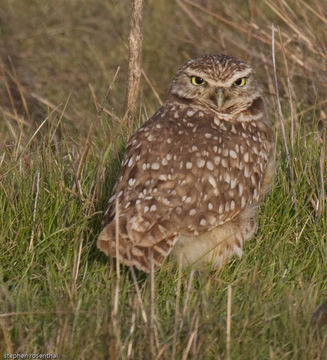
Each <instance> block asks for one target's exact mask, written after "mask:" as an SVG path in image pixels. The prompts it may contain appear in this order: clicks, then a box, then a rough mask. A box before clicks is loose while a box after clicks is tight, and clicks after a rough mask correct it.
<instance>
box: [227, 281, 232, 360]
mask: <svg viewBox="0 0 327 360" xmlns="http://www.w3.org/2000/svg"><path fill="white" fill-rule="evenodd" d="M231 316H232V287H231V285H228V293H227V321H226V322H227V326H226V359H227V360H230V329H231Z"/></svg>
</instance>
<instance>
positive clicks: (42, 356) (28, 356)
mask: <svg viewBox="0 0 327 360" xmlns="http://www.w3.org/2000/svg"><path fill="white" fill-rule="evenodd" d="M3 358H4V359H59V354H22V353H14V354H4V355H3Z"/></svg>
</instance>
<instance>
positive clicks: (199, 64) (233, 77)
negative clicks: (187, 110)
mask: <svg viewBox="0 0 327 360" xmlns="http://www.w3.org/2000/svg"><path fill="white" fill-rule="evenodd" d="M170 94H173V95H175V96H177V97H178V98H180V99H181V100H188V101H192V102H193V103H197V104H199V105H202V106H205V107H209V108H211V109H212V110H214V111H216V112H219V113H225V114H235V113H239V112H240V111H243V110H244V109H246V108H247V107H248V106H249V105H251V104H252V103H253V101H254V100H256V99H258V98H260V96H261V89H260V88H259V87H258V84H257V81H256V78H255V73H254V70H253V69H252V68H251V66H250V65H248V64H246V63H245V62H243V61H240V60H237V59H235V58H233V57H231V56H227V55H222V54H214V55H204V56H200V57H198V58H195V59H192V60H190V61H188V62H187V63H186V64H184V65H183V66H182V67H181V68H180V69H179V70H178V71H177V73H176V76H175V78H174V80H173V83H172V86H171V89H170Z"/></svg>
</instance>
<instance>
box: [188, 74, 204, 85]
mask: <svg viewBox="0 0 327 360" xmlns="http://www.w3.org/2000/svg"><path fill="white" fill-rule="evenodd" d="M191 83H192V84H193V85H195V86H199V85H204V84H205V83H206V82H205V81H204V80H203V79H202V78H200V77H199V76H192V77H191Z"/></svg>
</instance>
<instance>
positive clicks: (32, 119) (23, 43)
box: [0, 0, 327, 360]
mask: <svg viewBox="0 0 327 360" xmlns="http://www.w3.org/2000/svg"><path fill="white" fill-rule="evenodd" d="M324 3H325V1H322V2H320V3H319V2H312V3H311V2H304V1H302V0H301V1H287V2H286V1H276V2H271V1H265V2H260V5H258V2H254V1H249V2H247V3H246V2H240V1H236V0H233V1H227V0H226V1H223V2H221V4H218V3H217V2H215V1H210V0H207V1H199V2H195V1H194V2H191V1H189V0H187V1H186V0H185V1H176V2H169V4H168V2H166V1H162V0H160V1H154V0H152V1H151V0H149V1H147V2H146V6H145V13H144V44H143V70H144V72H145V74H146V75H147V77H148V79H149V81H150V84H151V86H149V82H148V81H146V80H145V78H144V77H143V79H142V91H141V100H140V105H139V117H138V119H137V120H138V123H141V122H142V121H144V120H145V119H146V118H147V117H149V116H151V114H152V113H153V112H154V110H155V109H156V108H157V107H158V96H156V94H155V92H154V91H153V89H155V90H156V92H157V93H158V95H159V97H161V98H162V99H164V98H165V94H166V92H167V89H168V87H169V83H170V81H171V78H172V76H173V74H174V72H175V70H176V69H177V67H178V66H179V65H180V64H182V63H183V62H184V61H185V60H186V59H187V58H189V57H192V56H195V55H197V54H200V53H207V52H216V51H223V52H227V53H231V54H233V55H235V56H238V57H241V58H243V59H245V60H248V61H249V62H250V63H252V64H253V66H254V67H255V68H256V70H257V74H258V78H259V80H260V82H261V83H262V84H263V87H264V90H265V93H266V96H267V98H268V100H269V112H270V114H271V119H272V121H273V123H274V124H275V133H276V151H275V158H276V161H277V166H276V176H275V179H274V183H273V186H272V191H271V193H270V194H269V195H268V196H267V198H266V201H265V202H264V204H263V205H262V207H261V208H260V214H259V218H258V219H259V230H258V233H257V234H256V236H255V238H254V239H252V240H251V241H250V242H248V243H247V244H246V246H245V249H244V256H243V258H242V259H241V260H236V259H235V260H233V261H232V262H231V263H230V264H228V265H226V266H225V267H224V268H223V269H221V270H220V271H211V270H210V269H208V270H207V271H205V272H202V273H194V272H193V271H192V270H191V269H185V270H181V269H178V267H177V266H176V264H174V263H173V262H170V261H167V262H166V263H165V264H164V266H163V267H162V268H161V269H160V270H159V271H158V272H156V273H155V274H154V276H153V278H151V276H145V275H144V274H142V273H136V274H135V278H133V276H132V274H131V272H130V270H129V269H128V268H125V267H122V268H121V269H120V273H119V276H118V275H117V272H116V271H115V268H114V266H110V264H109V263H108V261H107V259H106V257H105V256H104V255H103V254H102V253H100V252H99V251H98V250H97V249H96V246H95V242H96V237H97V235H98V234H99V232H100V229H101V219H102V214H103V210H104V209H105V207H106V202H107V199H108V198H109V196H110V192H111V189H112V187H113V185H114V182H115V179H116V178H117V175H118V172H119V164H120V160H121V158H122V156H123V152H124V144H125V141H126V134H127V133H129V132H130V131H131V129H125V128H124V127H123V126H122V125H121V121H120V120H121V118H122V114H123V110H124V101H122V99H124V96H125V86H126V77H127V60H128V53H127V36H128V27H129V18H128V14H126V7H127V6H128V1H127V0H124V1H121V2H101V1H100V0H90V1H88V2H76V1H73V0H71V1H63V0H58V1H57V2H56V3H55V4H54V3H52V2H50V1H43V0H42V1H41V0H33V1H31V2H21V1H18V0H12V1H7V2H5V3H4V6H3V8H2V10H1V12H0V21H1V23H0V26H1V34H2V36H1V40H0V41H1V47H0V48H1V49H2V50H0V56H1V59H2V66H1V69H2V78H1V80H0V95H1V97H0V120H1V121H0V353H1V354H5V353H30V354H32V353H43V354H46V353H53V354H59V355H60V358H61V359H102V358H105V359H108V358H110V359H128V358H130V359H171V358H176V359H228V358H229V359H278V360H281V359H324V358H326V356H327V345H326V341H327V334H326V328H320V329H317V328H315V327H314V326H312V324H311V316H312V314H313V312H314V310H315V309H316V307H317V306H318V305H319V304H320V303H321V302H322V301H323V300H324V299H325V298H326V296H327V290H326V289H327V213H326V206H325V203H326V201H325V194H326V184H325V181H326V168H327V167H326V156H325V152H326V135H325V132H326V110H325V106H326V99H327V94H326V81H325V80H326V79H325V78H326V66H327V65H326V64H327V52H326V48H325V45H324V43H326V41H327V32H326V18H325V13H324V11H323V4H324ZM285 17H286V19H285ZM272 22H273V23H274V24H275V25H276V26H279V29H280V33H279V32H278V31H276V33H275V49H276V63H277V75H278V84H279V90H280V101H281V105H282V112H283V117H284V118H283V121H284V124H285V129H286V137H287V138H286V140H287V144H288V147H289V150H290V157H291V164H288V161H287V157H286V155H285V146H284V143H283V140H282V136H281V131H280V123H279V121H278V117H277V104H276V96H275V92H274V85H273V84H274V81H273V78H274V73H273V67H272V60H271V23H272ZM280 39H282V44H283V45H281V41H280ZM8 55H10V59H9V58H8ZM118 66H119V67H120V68H119V71H118V75H117V77H116V79H115V81H114V82H113V83H112V81H113V78H114V76H115V73H116V72H117V68H118ZM89 84H90V86H89ZM110 84H112V88H111V90H110V93H109V96H108V98H107V100H106V101H105V109H104V111H103V112H102V113H101V114H97V111H96V105H99V104H102V103H103V101H104V100H103V99H104V98H105V94H106V91H107V89H108V86H109V85H110ZM43 121H44V124H43V126H42V127H41V128H40V129H39V131H37V132H36V130H37V129H38V127H39V126H40V124H41V123H42V122H43ZM137 126H138V124H135V128H136V127H137ZM289 166H292V170H293V174H294V179H293V180H292V181H291V179H290V178H289V175H288V174H289ZM229 286H231V289H232V296H231V316H230V321H231V331H230V342H231V343H230V354H228V350H227V344H226V330H227V329H226V327H227V302H228V287H229ZM174 354H175V355H174Z"/></svg>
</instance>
